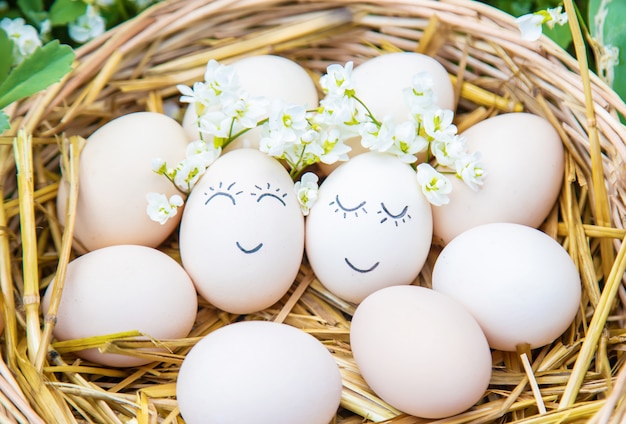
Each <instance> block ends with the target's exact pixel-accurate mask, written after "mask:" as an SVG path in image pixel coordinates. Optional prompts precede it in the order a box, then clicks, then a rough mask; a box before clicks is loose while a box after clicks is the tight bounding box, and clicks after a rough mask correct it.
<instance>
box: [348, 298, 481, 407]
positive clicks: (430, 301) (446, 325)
mask: <svg viewBox="0 0 626 424" xmlns="http://www.w3.org/2000/svg"><path fill="white" fill-rule="evenodd" d="M350 345H351V347H352V353H353V355H354V360H355V361H356V364H357V366H358V368H359V371H360V372H361V375H362V376H363V378H364V379H365V381H366V382H367V384H368V385H369V386H370V387H371V389H372V390H373V391H374V392H375V393H376V394H377V395H378V396H380V397H381V398H382V399H383V400H384V401H386V402H387V403H389V404H390V405H391V406H393V407H395V408H397V409H399V410H400V411H402V412H405V413H407V414H409V415H415V416H418V417H422V418H429V419H433V418H443V417H448V416H452V415H455V414H458V413H461V412H464V411H465V410H467V409H468V408H470V407H472V406H473V405H474V404H475V403H477V402H478V401H479V400H480V398H481V397H482V396H483V395H484V393H485V390H486V389H487V387H488V385H489V380H490V378H491V352H490V350H489V345H488V344H487V340H486V339H485V335H484V334H483V332H482V331H481V328H480V326H479V325H478V324H477V323H476V320H475V319H474V318H473V317H472V315H470V313H469V312H468V311H467V309H465V307H464V306H463V305H462V304H461V303H459V302H457V301H456V300H454V299H453V298H451V297H449V296H446V295H444V294H441V293H438V292H435V291H433V290H431V289H427V288H424V287H419V286H395V287H387V288H384V289H381V290H379V291H377V292H375V293H373V294H371V295H370V296H368V297H367V298H366V299H365V300H364V301H363V302H362V303H361V304H360V305H359V306H358V307H357V309H356V311H355V313H354V316H353V318H352V323H351V327H350Z"/></svg>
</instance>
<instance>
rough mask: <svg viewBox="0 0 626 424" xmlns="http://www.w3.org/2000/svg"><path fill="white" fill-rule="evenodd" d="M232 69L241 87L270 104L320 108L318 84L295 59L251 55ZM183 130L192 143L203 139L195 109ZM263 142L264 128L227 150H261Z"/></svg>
mask: <svg viewBox="0 0 626 424" xmlns="http://www.w3.org/2000/svg"><path fill="white" fill-rule="evenodd" d="M228 66H232V67H233V69H234V70H235V72H236V73H237V76H238V77H239V82H240V84H241V87H242V88H243V89H244V90H245V91H246V92H248V93H249V94H250V95H251V96H255V97H256V96H261V97H266V98H267V99H269V100H270V101H271V100H274V99H279V100H282V101H284V102H286V103H291V104H298V105H303V106H305V107H307V108H314V107H316V106H317V103H318V94H317V88H316V87H315V83H314V82H313V80H312V79H311V77H310V76H309V74H308V73H307V71H306V70H305V69H304V68H303V67H302V66H300V65H299V64H298V63H297V62H294V61H293V60H291V59H287V58H285V57H282V56H276V55H258V56H249V57H244V58H241V59H237V60H235V61H233V62H232V63H230V64H228ZM183 127H184V128H185V131H186V133H187V137H188V138H189V140H190V141H193V140H198V139H199V137H200V134H199V132H198V125H197V116H196V112H195V109H194V108H192V107H190V108H187V110H186V111H185V115H184V118H183ZM260 139H261V128H255V129H252V130H250V131H248V132H247V133H246V134H244V135H243V136H241V137H239V138H237V139H236V140H234V141H233V142H231V143H230V144H229V145H228V147H227V148H226V149H225V150H226V151H228V150H233V149H237V148H240V147H252V148H258V147H259V140H260Z"/></svg>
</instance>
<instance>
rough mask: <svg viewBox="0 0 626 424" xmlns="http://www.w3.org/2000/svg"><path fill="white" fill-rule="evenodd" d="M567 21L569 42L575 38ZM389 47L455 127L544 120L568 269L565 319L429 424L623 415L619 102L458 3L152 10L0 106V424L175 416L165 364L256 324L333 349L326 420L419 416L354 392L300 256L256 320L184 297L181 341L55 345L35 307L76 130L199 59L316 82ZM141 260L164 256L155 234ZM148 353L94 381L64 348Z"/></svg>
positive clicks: (178, 78)
mask: <svg viewBox="0 0 626 424" xmlns="http://www.w3.org/2000/svg"><path fill="white" fill-rule="evenodd" d="M566 6H568V7H570V6H571V5H570V4H569V2H566ZM570 21H571V20H570ZM572 29H573V33H574V36H575V39H576V40H577V45H579V44H580V41H581V40H579V39H577V38H576V37H578V32H577V28H576V27H575V26H573V27H572ZM395 50H407V51H419V52H423V53H426V54H429V55H431V56H434V57H435V58H437V60H439V61H440V62H441V63H442V64H443V65H444V66H445V67H446V68H447V70H448V71H449V73H450V74H451V78H452V81H453V84H454V86H455V87H456V93H457V99H456V103H457V104H458V113H457V122H456V123H457V124H458V126H459V128H460V129H463V128H467V127H469V126H470V125H472V124H474V123H476V122H479V121H481V120H483V119H486V118H488V117H490V116H494V115H496V114H498V113H502V112H507V111H520V110H524V111H528V112H532V113H535V114H538V115H541V116H544V117H546V118H547V119H548V120H550V121H551V122H552V123H553V125H554V126H555V128H557V130H558V131H559V134H560V136H561V138H562V140H563V144H564V146H565V147H566V151H567V153H566V170H565V175H564V185H563V189H562V192H561V195H560V198H559V201H558V202H557V204H556V205H555V207H554V210H553V212H552V213H551V215H550V216H549V217H548V218H547V220H546V222H545V223H544V225H543V226H542V229H543V230H544V231H545V232H546V233H547V234H549V235H551V236H553V237H554V238H555V239H557V240H558V241H559V242H560V243H561V244H562V245H563V246H564V247H565V248H566V249H567V250H568V251H569V253H570V254H571V256H572V258H573V259H574V261H575V263H576V265H577V266H578V269H579V270H580V274H581V278H582V284H583V297H582V302H581V305H580V312H579V314H578V316H577V318H576V320H575V321H574V323H573V324H572V325H571V327H570V328H569V330H568V331H566V332H565V334H564V335H563V336H562V337H561V338H560V339H558V340H556V341H555V342H554V343H552V344H550V345H547V346H544V347H542V348H539V349H536V350H533V351H530V350H524V349H521V350H520V352H517V353H516V352H512V353H511V352H494V354H493V358H494V359H493V376H492V380H491V383H490V386H489V389H488V391H487V392H486V393H485V395H484V396H483V398H482V399H481V400H480V401H479V402H478V403H477V404H476V406H475V407H474V408H472V409H471V410H469V411H467V412H465V413H463V414H460V415H458V416H455V417H451V418H449V419H445V420H442V422H446V423H469V422H472V423H486V422H494V421H498V422H526V423H548V422H582V421H585V422H597V423H617V422H620V421H621V420H623V419H624V418H625V417H626V402H624V401H623V397H624V393H625V392H626V366H625V365H624V357H625V356H624V350H625V347H626V330H624V321H625V319H626V317H625V316H624V305H625V304H626V290H624V285H623V283H624V271H625V268H626V247H625V246H626V244H625V243H623V241H624V239H625V238H626V231H625V230H624V222H625V219H626V218H625V215H626V208H625V206H624V204H625V199H626V195H625V193H626V192H625V189H626V187H625V186H626V167H625V165H624V164H625V162H626V144H625V143H624V141H623V140H626V129H625V128H624V127H623V126H622V125H621V124H620V122H619V119H618V118H617V116H618V115H617V114H618V113H622V114H626V105H625V104H624V103H623V102H622V101H621V100H620V99H619V97H618V96H617V95H616V94H615V93H614V92H613V91H612V90H610V89H609V88H608V87H607V86H606V85H605V84H604V83H603V82H602V81H601V80H600V79H599V78H597V77H596V76H594V75H593V74H589V73H588V72H586V68H585V60H584V57H580V56H579V57H580V58H581V61H580V62H579V61H577V60H576V59H574V58H572V57H571V56H569V55H568V54H567V53H566V52H564V51H563V50H561V49H560V48H559V47H558V46H556V45H555V44H554V43H552V42H551V41H550V40H548V39H546V38H542V39H541V40H540V41H539V42H537V43H525V42H522V41H521V40H520V38H519V33H518V30H517V27H516V25H515V23H514V21H513V18H512V17H510V16H507V15H505V14H503V13H501V12H499V11H497V10H495V9H492V8H490V7H488V6H486V5H484V4H481V3H478V2H473V1H467V0H444V1H437V2H435V1H428V0H378V1H360V0H348V1H344V2H341V3H337V2H325V1H322V0H306V1H302V2H297V1H279V0H241V1H237V0H215V1H209V0H171V1H165V2H162V3H159V4H157V5H155V6H153V7H151V8H150V9H148V10H147V11H146V12H144V13H142V14H141V15H139V16H138V17H136V18H134V19H132V20H130V21H128V22H126V23H124V24H122V25H120V26H119V27H117V28H115V29H112V30H110V31H108V32H107V33H105V34H104V35H102V36H101V37H98V38H97V39H95V40H93V41H91V42H90V43H88V44H87V45H85V46H83V47H82V48H80V49H79V50H78V52H77V60H76V63H75V66H74V70H73V71H72V72H71V73H70V74H69V75H68V76H67V77H66V78H65V79H64V80H63V81H62V82H61V83H59V84H56V85H55V86H53V87H51V88H50V89H48V90H47V91H45V92H43V93H40V94H38V95H36V96H33V97H31V98H29V99H26V100H24V101H21V102H19V103H18V104H16V105H13V106H12V107H11V108H10V110H9V112H10V114H11V119H12V128H13V131H14V132H12V133H5V134H4V135H3V136H0V178H2V182H1V184H0V192H1V193H2V198H3V203H2V207H1V208H0V228H1V229H2V231H1V232H0V283H1V289H2V299H1V300H2V313H3V317H4V319H5V322H6V328H5V331H4V334H3V341H4V343H3V361H2V362H0V377H1V378H0V391H1V393H0V421H2V422H18V423H25V422H30V423H38V422H48V423H51V422H57V423H75V422H111V423H124V422H128V421H129V420H131V419H135V420H136V422H137V423H156V422H161V423H179V422H182V418H181V417H180V413H179V410H178V407H177V404H176V400H175V397H174V395H175V381H176V376H177V371H178V367H179V366H180V363H181V361H182V359H183V358H184V355H185V354H186V353H187V352H188V351H189V349H190V348H191V347H192V346H193V345H194V343H195V342H196V341H197V340H198V339H199V338H200V337H202V336H203V335H205V334H208V333H209V332H211V331H213V330H215V329H217V328H220V327H222V326H224V325H227V324H228V323H231V322H233V321H235V320H239V319H263V320H275V321H278V322H285V323H287V324H290V325H293V326H296V327H298V328H301V329H302V330H304V331H306V332H308V333H310V334H312V335H313V336H315V337H317V338H318V339H319V340H320V341H321V342H322V343H324V344H325V345H326V346H327V347H328V349H329V350H330V352H331V353H332V354H333V356H334V357H335V359H336V361H337V363H338V364H339V366H340V369H341V373H342V377H343V382H344V390H343V395H342V406H341V408H340V410H339V411H338V413H337V416H336V418H335V420H334V421H335V423H342V424H349V423H350V424H353V423H361V422H368V420H371V421H378V422H387V423H393V424H412V423H421V422H426V421H427V420H422V419H419V418H414V417H408V416H406V415H403V414H401V413H400V412H399V411H397V410H395V409H394V408H393V407H391V406H389V405H387V404H386V403H385V402H383V401H382V400H381V399H379V398H378V397H377V396H376V395H375V394H374V393H373V392H372V391H371V390H370V389H369V388H368V387H367V385H366V384H365V382H364V381H363V379H362V378H361V376H360V375H359V372H358V369H357V368H356V365H355V363H354V361H353V359H352V357H351V353H350V346H349V328H350V322H349V317H350V316H351V314H352V313H353V312H354V305H351V304H349V303H346V302H344V301H342V300H341V299H338V298H337V297H335V296H334V295H332V294H331V293H329V292H328V291H327V290H326V289H325V288H324V287H323V286H322V285H321V284H320V282H319V281H318V280H317V279H316V278H315V276H314V275H313V273H312V272H311V270H310V268H309V267H308V265H307V264H306V263H303V264H302V268H301V272H300V274H299V275H298V277H297V279H296V281H295V282H294V284H293V287H292V289H291V291H290V292H289V293H288V294H287V295H286V296H285V297H284V299H282V300H281V301H280V302H279V303H278V304H276V305H274V306H273V307H271V308H268V309H267V310H264V311H261V312H259V313H256V314H251V315H249V316H246V317H239V316H235V315H231V314H227V313H224V312H222V311H219V310H216V309H214V308H213V307H212V306H210V305H208V304H207V303H206V302H202V301H201V302H200V308H199V312H198V317H197V322H196V326H195V327H194V329H193V331H192V333H191V334H190V335H189V337H188V338H186V339H182V340H153V341H152V342H150V341H145V338H137V337H135V336H136V334H134V333H130V334H118V335H108V336H104V337H100V338H91V339H84V340H74V341H68V342H57V341H55V340H54V339H53V338H52V333H51V331H52V328H53V324H54V320H53V317H54V312H55V309H54V308H56V306H54V302H55V301H56V302H58V300H59V299H60V296H62V287H61V286H59V287H58V288H57V293H56V294H55V296H54V300H53V308H52V310H51V314H50V315H49V316H47V317H44V316H41V315H40V312H39V295H40V293H41V290H43V289H44V288H45V287H47V285H48V283H49V282H50V280H51V279H52V277H53V275H55V273H58V274H59V275H61V276H62V275H63V273H64V272H65V267H66V265H67V263H68V262H69V260H71V259H72V258H73V257H74V256H75V253H74V252H73V251H72V250H71V244H70V241H71V239H72V209H73V206H72V203H70V207H69V208H68V219H66V222H68V225H67V226H66V227H65V228H62V227H61V226H60V225H59V223H58V219H57V217H56V216H55V213H56V212H55V211H56V209H55V205H54V203H55V197H56V190H57V187H58V182H59V178H60V169H61V168H63V169H64V170H65V172H66V173H67V174H66V175H68V176H69V179H70V181H71V187H73V188H74V189H75V188H76V187H77V185H78V180H77V177H78V176H77V173H76V169H77V168H76V166H77V163H78V156H79V151H80V146H81V143H82V142H83V139H84V138H86V137H88V136H89V135H90V134H91V133H92V132H93V131H94V130H95V129H96V128H98V127H99V126H101V125H102V124H104V123H105V122H107V121H109V120H111V119H112V118H114V117H116V116H120V115H123V114H126V113H129V112H133V111H139V110H152V111H162V108H163V102H164V100H168V99H172V98H175V97H177V91H176V89H175V85H176V84H178V83H183V84H190V83H191V82H193V81H196V80H199V79H201V78H202V75H203V72H204V66H205V64H206V62H207V60H208V59H209V58H214V59H217V60H219V61H222V62H224V63H228V62H229V61H231V60H234V59H236V58H239V57H243V56H247V55H254V54H262V53H273V54H280V55H283V56H285V57H288V58H291V59H293V60H296V61H298V62H299V63H300V64H302V65H303V66H304V67H306V68H307V70H309V71H310V73H311V75H313V76H319V75H321V74H322V73H323V72H324V71H325V68H326V67H327V66H328V65H329V64H331V63H344V62H346V61H347V60H353V61H354V62H355V65H358V64H359V63H362V62H363V61H364V60H366V59H368V58H370V57H374V56H377V55H379V54H381V53H383V52H388V51H395ZM578 53H579V55H582V52H581V51H578ZM18 129H19V132H18ZM75 195H76V193H75V191H71V192H70V196H69V198H70V200H71V199H74V201H75ZM71 201H72V200H71ZM161 250H162V251H164V252H165V253H168V254H170V255H171V256H172V257H174V258H175V259H178V253H177V245H176V238H175V237H172V238H171V239H170V240H168V241H167V242H166V243H164V244H163V245H162V246H161ZM437 253H438V247H437V246H435V247H433V250H432V252H431V255H430V257H429V260H428V261H427V263H426V265H425V267H424V269H423V271H422V273H421V274H420V276H419V277H418V279H417V280H416V281H415V284H419V285H423V286H426V287H429V285H430V275H431V270H432V266H433V263H434V260H435V258H436V255H437ZM150 343H157V344H159V345H160V346H164V347H166V348H167V349H166V350H165V353H163V352H159V353H150V354H149V355H150V357H151V358H152V359H154V360H155V362H152V363H150V364H149V365H146V366H142V367H138V368H131V369H109V368H106V367H100V366H96V365H93V364H89V363H86V362H84V361H80V360H76V359H75V357H74V356H72V351H73V350H76V349H80V348H84V347H86V346H89V347H93V346H97V347H100V348H101V349H102V350H104V351H107V352H118V353H120V352H123V353H127V354H132V355H147V354H146V353H139V352H138V351H137V348H138V347H141V346H145V345H147V344H148V345H150ZM520 355H521V356H520ZM544 407H545V409H546V412H545V413H542V412H543V411H542V409H543V408H544Z"/></svg>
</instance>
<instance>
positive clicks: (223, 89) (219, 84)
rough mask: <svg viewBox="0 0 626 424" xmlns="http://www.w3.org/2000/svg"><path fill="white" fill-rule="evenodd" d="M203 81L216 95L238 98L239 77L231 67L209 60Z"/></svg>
mask: <svg viewBox="0 0 626 424" xmlns="http://www.w3.org/2000/svg"><path fill="white" fill-rule="evenodd" d="M204 81H205V82H206V84H207V85H208V86H209V87H211V88H212V89H213V90H215V94H217V95H224V96H234V97H236V98H238V97H239V91H240V90H241V87H240V85H239V77H238V75H237V73H236V72H235V69H234V68H233V67H232V66H226V65H221V64H220V63H218V62H217V61H216V60H215V59H211V60H209V63H207V66H206V70H205V72H204Z"/></svg>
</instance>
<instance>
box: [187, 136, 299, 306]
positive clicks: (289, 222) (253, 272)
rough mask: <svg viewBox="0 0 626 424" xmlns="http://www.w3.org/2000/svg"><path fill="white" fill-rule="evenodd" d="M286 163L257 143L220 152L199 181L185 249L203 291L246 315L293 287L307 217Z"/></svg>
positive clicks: (192, 197) (219, 303)
mask: <svg viewBox="0 0 626 424" xmlns="http://www.w3.org/2000/svg"><path fill="white" fill-rule="evenodd" d="M293 186H294V184H293V181H292V179H291V177H290V176H289V174H288V173H287V171H286V170H285V168H284V167H283V166H282V165H280V163H279V162H278V161H277V160H276V159H274V158H272V157H270V156H268V155H266V154H265V153H262V152H260V151H258V150H255V149H248V148H243V149H237V150H233V151H231V152H229V153H226V154H224V155H223V156H221V157H220V158H219V159H217V160H216V161H215V162H214V163H213V164H212V165H211V166H210V167H209V168H208V169H207V171H206V173H205V174H204V175H203V176H202V178H201V179H200V180H199V181H198V183H197V184H196V186H195V187H194V188H193V190H192V192H191V194H190V195H189V198H188V199H187V204H186V206H185V210H184V212H183V216H182V220H181V227H180V254H181V260H182V263H183V266H184V268H185V270H187V272H188V273H189V275H190V276H191V279H192V280H193V282H194V284H195V286H196V289H197V291H198V293H199V294H200V295H201V296H202V297H203V298H204V299H205V300H207V301H208V302H210V303H211V304H213V305H214V306H216V307H217V308H220V309H222V310H224V311H227V312H231V313H237V314H248V313H252V312H256V311H260V310H262V309H265V308H267V307H269V306H271V305H273V304H274V303H276V302H277V301H278V300H279V299H280V298H281V297H282V296H283V295H284V294H285V293H286V292H287V290H288V289H289V287H290V286H291V284H292V283H293V281H294V280H295V277H296V275H297V273H298V270H299V268H300V264H301V262H302V255H303V252H304V217H303V216H302V212H301V210H300V206H299V204H298V201H297V199H296V194H295V191H294V188H293Z"/></svg>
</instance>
